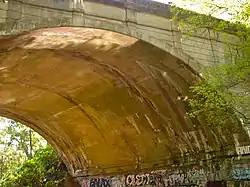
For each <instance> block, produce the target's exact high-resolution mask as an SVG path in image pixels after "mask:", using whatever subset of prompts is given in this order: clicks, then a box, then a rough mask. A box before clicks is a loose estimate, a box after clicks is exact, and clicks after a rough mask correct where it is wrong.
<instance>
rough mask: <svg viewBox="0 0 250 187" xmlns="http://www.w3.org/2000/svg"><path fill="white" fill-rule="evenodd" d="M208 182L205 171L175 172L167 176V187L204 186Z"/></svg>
mask: <svg viewBox="0 0 250 187" xmlns="http://www.w3.org/2000/svg"><path fill="white" fill-rule="evenodd" d="M206 181H207V176H206V174H205V172H204V170H203V169H201V170H188V171H187V172H175V173H172V174H169V175H167V176H166V179H165V185H166V186H181V185H189V186H190V185H191V186H195V185H198V184H204V183H205V182H206Z"/></svg>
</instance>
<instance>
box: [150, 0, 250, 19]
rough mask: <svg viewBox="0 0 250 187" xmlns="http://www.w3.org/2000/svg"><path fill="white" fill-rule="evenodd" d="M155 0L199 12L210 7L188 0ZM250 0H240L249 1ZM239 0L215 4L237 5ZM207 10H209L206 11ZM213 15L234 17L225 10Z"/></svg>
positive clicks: (224, 0)
mask: <svg viewBox="0 0 250 187" xmlns="http://www.w3.org/2000/svg"><path fill="white" fill-rule="evenodd" d="M153 1H157V2H161V3H166V4H167V3H169V2H171V3H173V4H175V5H176V6H178V7H181V8H185V9H189V10H192V11H195V12H198V13H203V14H204V13H209V9H208V8H207V7H206V8H204V5H202V4H201V3H199V4H197V3H196V4H194V3H190V2H189V1H188V0H153ZM247 1H250V0H240V2H247ZM237 2H239V1H237V0H214V3H215V4H222V5H225V3H226V4H227V5H233V4H234V5H235V6H236V5H237ZM206 11H207V12H206ZM213 16H215V17H217V18H220V19H224V20H228V21H230V20H231V19H232V17H231V16H230V15H229V14H228V12H225V13H223V14H214V15H213Z"/></svg>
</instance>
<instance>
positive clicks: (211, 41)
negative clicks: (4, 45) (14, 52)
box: [0, 0, 228, 72]
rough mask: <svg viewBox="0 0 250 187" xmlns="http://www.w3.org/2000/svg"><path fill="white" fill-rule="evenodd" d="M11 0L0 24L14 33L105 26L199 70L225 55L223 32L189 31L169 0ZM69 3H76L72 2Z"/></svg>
mask: <svg viewBox="0 0 250 187" xmlns="http://www.w3.org/2000/svg"><path fill="white" fill-rule="evenodd" d="M137 1H138V2H137ZM10 2H11V5H10V6H9V10H8V19H7V21H6V23H4V24H3V25H4V26H2V27H0V28H1V29H2V31H6V32H7V33H12V34H15V33H22V32H24V31H31V30H36V29H39V28H52V27H84V28H96V29H103V30H108V31H112V32H117V33H120V34H124V35H127V36H132V37H134V38H137V39H140V40H142V41H145V42H147V43H150V44H153V45H155V46H157V47H159V48H161V49H163V50H164V51H167V52H169V53H170V54H172V55H173V56H176V57H177V58H179V59H181V60H182V61H183V62H185V63H186V64H188V66H190V67H192V69H194V71H196V72H202V71H203V68H204V67H205V66H211V65H214V64H215V63H216V62H218V59H220V61H223V59H225V54H224V53H225V51H226V50H227V49H228V46H227V45H226V44H225V42H223V39H222V38H223V36H224V35H223V33H222V34H220V35H219V34H218V33H214V32H213V31H209V32H208V31H206V30H205V31H203V30H201V33H203V34H201V35H200V36H198V35H197V36H189V34H188V33H187V31H186V30H185V28H182V26H180V25H179V23H177V22H175V21H172V20H171V14H172V12H171V8H170V7H169V5H165V4H162V3H158V2H152V1H145V3H144V1H143V2H141V1H139V0H131V1H125V0H119V1H101V0H91V1H81V2H82V3H80V4H79V3H74V1H62V2H60V1H58V3H56V2H54V1H53V2H52V1H51V3H48V2H44V3H43V2H40V1H38V0H36V1H34V2H32V3H31V2H29V1H26V0H22V1H16V0H13V1H10ZM65 2H66V3H69V2H70V4H65ZM79 2H80V1H79ZM72 3H73V4H74V6H71V4H72ZM143 3H144V4H143ZM147 4H150V6H149V5H147ZM20 7H22V8H20ZM99 10H102V11H99ZM199 34H200V33H199Z"/></svg>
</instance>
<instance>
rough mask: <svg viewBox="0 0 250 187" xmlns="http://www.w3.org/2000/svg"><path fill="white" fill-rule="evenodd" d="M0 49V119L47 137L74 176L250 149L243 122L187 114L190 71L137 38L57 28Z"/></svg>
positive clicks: (148, 167) (179, 162)
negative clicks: (216, 122)
mask: <svg viewBox="0 0 250 187" xmlns="http://www.w3.org/2000/svg"><path fill="white" fill-rule="evenodd" d="M0 51H1V53H0V54H1V55H0V62H1V64H0V72H1V73H0V115H3V116H5V117H9V118H12V119H15V120H17V121H21V122H23V123H25V124H26V125H28V126H30V127H32V128H33V129H34V130H36V131H37V132H39V133H40V134H41V135H42V136H44V137H45V138H46V139H47V140H48V141H49V142H50V143H51V144H52V145H53V146H54V147H55V148H56V149H57V150H58V152H59V153H60V154H61V155H62V157H63V159H64V161H65V163H66V164H67V166H68V168H69V169H70V171H71V174H72V175H73V176H75V177H77V176H88V175H108V174H109V175H112V174H116V175H119V174H126V173H133V172H140V171H150V170H156V169H161V168H167V167H169V166H171V165H176V164H177V165H183V164H185V165H188V166H190V165H192V164H194V163H198V164H201V163H203V160H204V161H205V162H206V161H207V160H212V161H213V160H216V159H217V158H219V157H224V156H225V155H226V157H229V158H235V155H237V154H240V155H245V154H249V152H250V150H249V149H248V147H246V148H245V147H244V146H245V145H247V143H248V142H249V137H248V135H247V133H246V132H245V130H244V129H243V127H242V126H241V125H240V124H233V123H230V122H229V123H228V124H227V125H225V126H216V127H215V126H210V125H209V124H200V122H199V121H196V120H192V119H190V118H189V117H188V115H187V114H186V112H187V111H188V108H187V105H186V102H185V100H186V99H185V98H186V96H188V95H189V93H188V90H189V86H190V85H191V84H193V82H194V81H195V80H196V79H197V76H196V74H195V72H194V71H193V70H192V69H191V68H190V67H189V66H187V65H186V64H185V63H184V62H182V61H181V60H179V59H178V58H176V57H174V56H172V55H171V54H169V53H166V52H165V51H163V50H161V49H158V48H156V47H154V46H152V45H150V44H147V43H145V42H143V41H139V40H136V39H134V38H130V37H127V36H123V35H120V34H115V33H112V32H107V31H101V30H93V29H84V30H81V29H71V30H67V29H66V30H65V29H64V30H63V31H60V30H58V29H54V30H53V31H52V32H51V31H50V30H45V31H36V32H33V33H31V34H28V35H21V36H17V37H12V38H7V39H2V40H1V46H0ZM239 146H243V148H244V150H243V148H238V149H237V151H236V147H239ZM138 180H139V179H138ZM203 182H204V180H203Z"/></svg>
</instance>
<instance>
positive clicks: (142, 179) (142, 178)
mask: <svg viewBox="0 0 250 187" xmlns="http://www.w3.org/2000/svg"><path fill="white" fill-rule="evenodd" d="M149 181H150V176H149V174H141V175H128V176H127V177H126V181H125V182H126V185H127V186H142V185H148V184H149Z"/></svg>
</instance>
